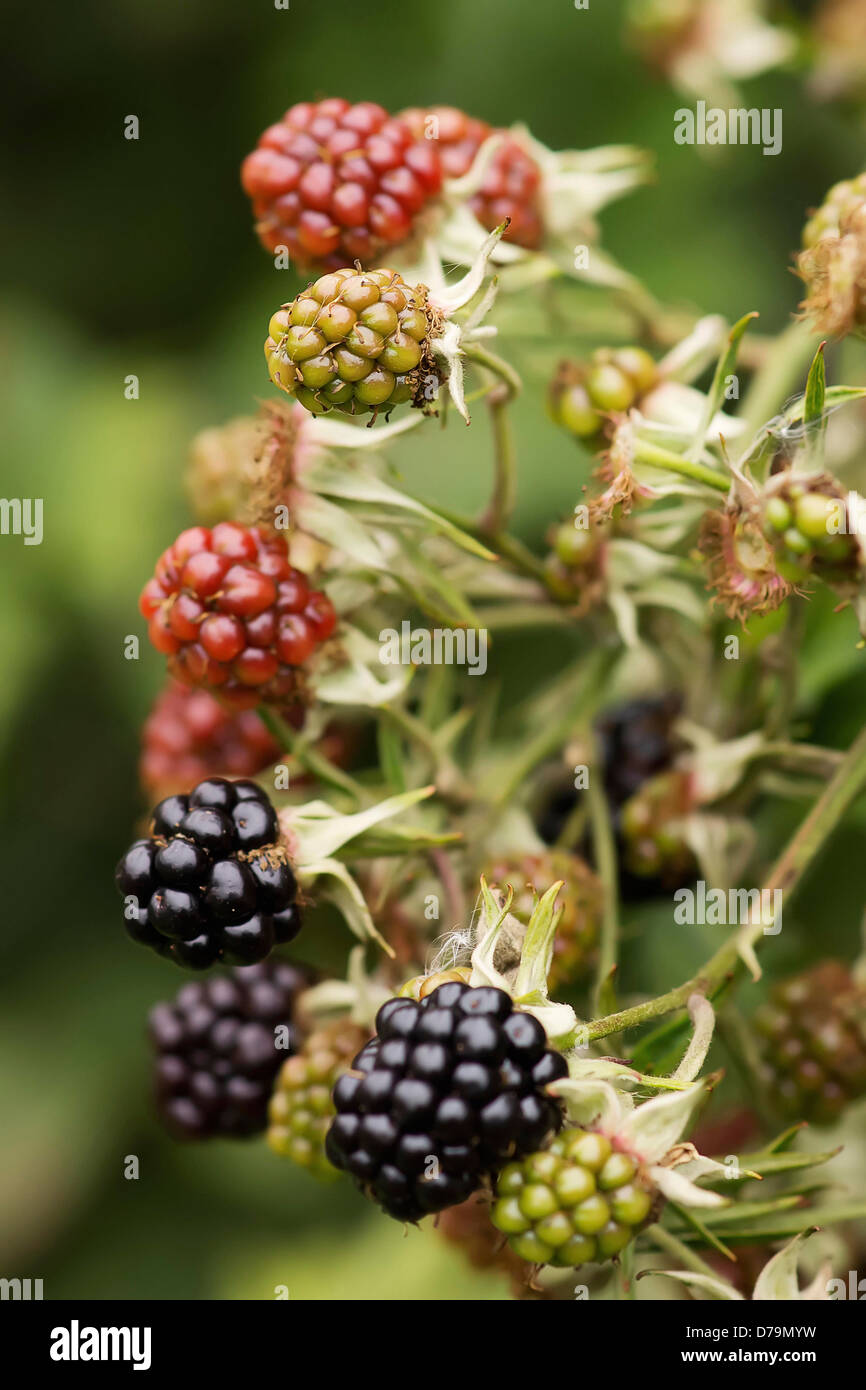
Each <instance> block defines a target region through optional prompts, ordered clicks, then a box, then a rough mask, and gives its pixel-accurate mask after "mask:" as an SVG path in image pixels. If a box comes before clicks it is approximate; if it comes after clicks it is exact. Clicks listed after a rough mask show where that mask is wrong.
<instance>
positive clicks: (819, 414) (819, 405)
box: [803, 343, 827, 468]
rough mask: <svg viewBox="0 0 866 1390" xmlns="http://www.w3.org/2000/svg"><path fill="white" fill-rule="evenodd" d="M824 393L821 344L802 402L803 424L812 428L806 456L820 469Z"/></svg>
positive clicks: (822, 446) (825, 418)
mask: <svg viewBox="0 0 866 1390" xmlns="http://www.w3.org/2000/svg"><path fill="white" fill-rule="evenodd" d="M826 391H827V372H826V366H825V363H824V343H821V344H820V346H819V348H818V351H817V352H816V353H815V356H814V358H813V360H812V365H811V367H810V368H809V376H808V379H807V381H806V394H805V397H804V400H803V423H804V424H805V425H806V426H809V425H812V426H813V427H814V428H813V429H811V430H810V431H809V433H808V435H807V436H806V448H807V456H808V459H809V463H810V464H811V465H812V466H813V467H814V468H820V467H821V466H822V464H823V460H824V436H825V434H826V429H827V417H826V414H825V410H824V400H825V396H826Z"/></svg>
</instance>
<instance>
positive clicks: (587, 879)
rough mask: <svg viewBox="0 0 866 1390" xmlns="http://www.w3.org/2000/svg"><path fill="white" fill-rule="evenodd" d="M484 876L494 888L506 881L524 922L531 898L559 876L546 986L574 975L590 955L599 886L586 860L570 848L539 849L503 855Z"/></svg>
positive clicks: (598, 911) (514, 909)
mask: <svg viewBox="0 0 866 1390" xmlns="http://www.w3.org/2000/svg"><path fill="white" fill-rule="evenodd" d="M484 876H485V878H486V879H487V880H488V882H489V883H495V884H498V885H499V887H500V888H504V887H505V885H506V884H510V885H511V887H512V888H513V889H514V897H513V898H512V901H511V911H512V912H513V914H514V916H515V917H517V918H518V920H519V921H521V922H524V923H528V922H529V919H530V917H531V916H532V911H533V908H534V907H535V904H536V902H537V901H538V899H539V898H540V897H541V896H542V895H543V894H544V893H546V892H547V889H548V888H549V887H550V885H551V884H552V883H556V881H557V880H558V879H562V881H563V883H564V885H565V887H564V888H563V891H562V895H561V897H560V899H559V901H560V903H561V904H562V913H561V916H560V918H559V925H558V926H557V928H556V936H555V938H554V942H553V960H552V962H551V967H550V973H549V975H548V980H547V983H548V988H549V989H550V992H551V993H552V994H555V993H556V992H557V990H558V989H559V988H560V987H561V986H563V985H568V984H571V983H573V982H574V981H575V980H576V979H579V978H580V976H581V975H582V974H583V973H584V972H585V971H586V969H587V966H588V965H589V964H590V961H591V959H592V951H593V947H594V946H595V943H596V940H597V938H598V928H599V921H600V917H601V904H602V887H601V883H600V882H599V880H598V878H597V877H596V875H595V874H594V873H593V871H592V869H590V867H589V865H588V864H587V863H586V862H585V861H584V860H583V859H581V858H580V856H579V855H576V854H572V853H571V851H570V850H553V849H552V850H548V851H547V853H545V854H513V855H510V856H503V857H501V858H499V859H497V860H496V861H495V862H494V863H491V864H488V865H487V866H486V867H485V869H484Z"/></svg>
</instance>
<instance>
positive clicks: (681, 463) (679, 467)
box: [634, 439, 731, 492]
mask: <svg viewBox="0 0 866 1390" xmlns="http://www.w3.org/2000/svg"><path fill="white" fill-rule="evenodd" d="M634 459H635V462H636V463H646V464H648V465H649V466H650V467H651V468H664V469H665V470H666V471H667V472H668V473H678V474H679V475H680V476H681V477H683V478H691V479H692V481H693V482H696V483H704V484H705V485H706V486H707V487H714V488H715V489H716V490H717V491H718V492H728V491H729V490H730V486H731V480H730V478H728V477H727V476H726V475H725V474H724V473H720V472H719V470H718V469H717V468H708V467H707V466H706V464H703V463H696V462H695V461H693V460H692V459H686V458H683V457H682V456H681V455H680V454H674V453H672V452H671V450H670V449H662V448H661V447H660V445H658V444H651V443H650V442H649V440H648V439H636V440H635V441H634Z"/></svg>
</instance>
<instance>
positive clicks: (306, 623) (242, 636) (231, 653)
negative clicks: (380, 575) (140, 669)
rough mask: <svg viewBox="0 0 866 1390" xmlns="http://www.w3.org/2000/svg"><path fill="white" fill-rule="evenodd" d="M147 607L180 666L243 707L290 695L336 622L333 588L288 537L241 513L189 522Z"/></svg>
mask: <svg viewBox="0 0 866 1390" xmlns="http://www.w3.org/2000/svg"><path fill="white" fill-rule="evenodd" d="M138 606H139V610H140V612H141V614H142V617H144V618H146V619H147V623H148V634H149V636H150V640H151V641H152V642H153V645H154V646H155V647H156V649H157V651H161V652H164V653H165V655H166V656H167V658H168V669H169V672H170V673H171V675H173V676H175V677H176V678H177V679H178V680H180V681H182V682H183V683H184V684H185V685H198V686H208V687H210V688H212V689H215V690H217V691H218V693H219V697H220V699H221V700H222V701H223V702H224V703H225V704H227V705H230V706H231V707H233V708H234V709H249V708H251V707H252V706H254V705H257V704H260V703H262V702H266V703H269V704H280V705H289V704H291V703H292V702H293V700H294V699H296V698H297V696H298V691H299V687H300V682H299V670H298V668H299V667H300V666H301V665H303V664H304V663H305V662H306V661H307V660H308V659H309V657H310V656H311V655H312V653H313V651H314V650H315V648H316V647H317V646H319V645H320V644H321V643H322V642H324V641H325V640H326V638H328V637H329V636H330V635H331V633H332V632H333V630H334V628H335V626H336V622H337V619H336V614H335V612H334V608H333V605H332V604H331V601H330V599H329V598H328V597H327V595H326V594H323V593H321V592H319V591H318V590H311V589H310V587H309V585H308V583H307V580H306V578H305V577H304V575H303V574H301V572H300V571H299V570H296V569H293V568H292V566H291V565H290V563H289V551H288V546H287V544H286V539H285V537H284V536H282V535H279V534H277V533H276V532H273V531H267V530H265V529H264V528H263V527H254V526H240V525H238V524H237V522H233V521H221V522H219V524H218V525H216V526H214V528H213V530H208V529H207V528H206V527H204V526H194V527H191V528H190V529H189V530H187V531H182V532H181V534H180V535H179V536H178V538H177V540H176V541H175V542H174V545H172V546H170V547H169V548H168V550H166V551H164V552H163V554H162V555H161V557H160V559H159V561H158V562H157V566H156V573H155V575H154V577H153V579H150V580H148V582H147V584H145V586H144V588H143V589H142V592H141V597H140V599H139V605H138Z"/></svg>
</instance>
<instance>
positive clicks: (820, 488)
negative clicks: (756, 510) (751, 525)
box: [764, 474, 860, 584]
mask: <svg viewBox="0 0 866 1390" xmlns="http://www.w3.org/2000/svg"><path fill="white" fill-rule="evenodd" d="M775 482H776V485H775V486H774V490H773V492H772V494H771V495H770V496H769V497H768V498H767V500H766V502H765V504H764V534H765V535H766V536H767V538H768V540H770V541H771V542H772V543H773V546H774V549H775V550H776V554H777V567H778V570H779V573H780V574H781V575H782V577H783V578H784V579H787V580H789V581H790V582H791V583H793V584H798V583H801V582H802V581H803V580H804V579H805V578H806V577H807V575H808V574H809V573H811V572H814V573H816V574H818V575H819V576H820V577H821V578H822V579H825V580H827V581H828V582H829V583H833V582H834V580H835V581H837V582H838V581H844V580H845V579H846V578H853V577H855V576H856V573H857V571H858V569H859V566H860V551H859V546H858V544H857V537H856V534H854V531H855V530H856V528H853V527H849V522H848V512H847V506H846V502H845V497H844V495H843V494H842V493H841V491H840V489H839V487H838V485H837V484H835V483H834V481H833V480H832V479H831V478H829V476H825V477H824V478H819V479H817V480H814V482H813V483H812V484H811V485H807V484H806V483H803V482H799V481H797V480H795V479H792V478H790V477H788V476H786V475H784V474H783V475H779V476H777V479H776V480H775Z"/></svg>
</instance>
